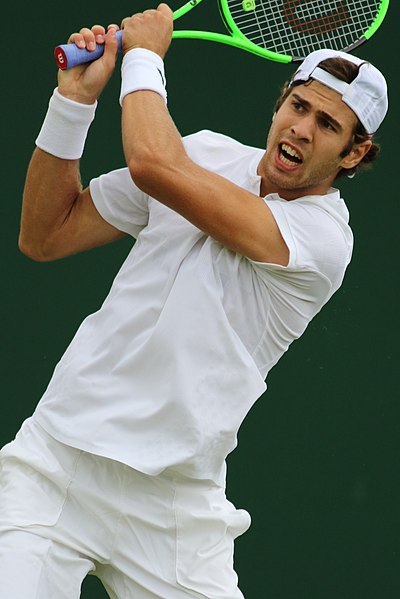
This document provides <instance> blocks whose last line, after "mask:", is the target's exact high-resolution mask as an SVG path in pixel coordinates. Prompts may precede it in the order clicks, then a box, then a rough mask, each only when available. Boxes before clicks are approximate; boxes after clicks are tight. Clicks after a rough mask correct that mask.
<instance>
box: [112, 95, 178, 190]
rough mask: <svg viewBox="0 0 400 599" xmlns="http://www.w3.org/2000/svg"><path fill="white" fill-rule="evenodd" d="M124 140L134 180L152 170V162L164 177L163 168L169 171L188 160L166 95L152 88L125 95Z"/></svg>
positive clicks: (123, 112) (123, 115)
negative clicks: (170, 112) (153, 90)
mask: <svg viewBox="0 0 400 599" xmlns="http://www.w3.org/2000/svg"><path fill="white" fill-rule="evenodd" d="M122 141H123V147H124V153H125V159H126V163H127V165H128V167H129V169H130V171H131V175H132V177H133V178H134V179H138V180H140V179H141V173H142V172H146V173H149V171H151V170H152V165H154V166H155V167H157V175H158V177H162V171H163V169H165V170H170V169H172V168H173V167H174V166H178V165H180V164H182V161H185V159H187V155H186V152H185V149H184V146H183V143H182V139H181V136H180V134H179V132H178V130H177V129H176V127H175V124H174V122H173V120H172V119H171V117H170V115H169V112H168V110H167V108H166V106H165V102H164V100H163V98H162V97H161V96H160V95H159V94H157V93H154V92H151V91H138V92H135V93H133V94H129V95H128V96H126V97H125V99H124V103H123V110H122ZM149 178H151V175H150V177H149ZM139 183H140V181H139Z"/></svg>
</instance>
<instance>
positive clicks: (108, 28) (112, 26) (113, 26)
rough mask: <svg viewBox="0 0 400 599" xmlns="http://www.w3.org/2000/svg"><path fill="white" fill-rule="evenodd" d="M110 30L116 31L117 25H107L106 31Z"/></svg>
mask: <svg viewBox="0 0 400 599" xmlns="http://www.w3.org/2000/svg"><path fill="white" fill-rule="evenodd" d="M111 28H113V29H116V30H117V31H118V30H119V25H117V24H116V23H110V25H107V31H108V30H110V29H111Z"/></svg>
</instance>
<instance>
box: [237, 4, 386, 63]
mask: <svg viewBox="0 0 400 599" xmlns="http://www.w3.org/2000/svg"><path fill="white" fill-rule="evenodd" d="M226 1H227V5H228V9H229V12H230V14H231V17H232V19H233V21H234V23H235V25H236V27H237V28H238V29H239V31H240V32H241V33H242V34H243V35H244V36H245V37H246V38H247V39H248V40H250V41H251V42H253V43H254V44H256V45H257V46H260V47H262V48H265V49H267V50H271V51H273V52H276V53H278V54H289V55H292V56H297V57H304V56H306V55H307V54H309V53H310V52H312V51H314V50H319V49H321V48H331V49H333V50H340V49H343V48H350V47H351V46H352V45H354V44H355V43H356V42H358V40H359V39H360V38H361V37H362V35H363V34H364V33H365V32H367V31H368V29H369V28H370V27H371V25H372V23H373V22H374V21H375V19H376V17H377V14H378V12H379V9H380V5H381V0H308V1H307V0H254V3H253V7H252V9H250V10H249V8H248V5H246V3H245V2H243V1H242V0H226Z"/></svg>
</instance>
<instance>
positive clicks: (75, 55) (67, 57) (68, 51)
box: [54, 30, 122, 71]
mask: <svg viewBox="0 0 400 599" xmlns="http://www.w3.org/2000/svg"><path fill="white" fill-rule="evenodd" d="M116 37H117V41H118V52H122V31H121V30H119V31H117V33H116ZM103 54H104V44H96V49H95V50H93V51H92V52H89V51H88V50H86V48H78V46H76V45H75V44H62V45H61V46H57V47H56V49H55V50H54V57H55V59H56V63H57V65H58V66H59V68H60V69H61V70H63V71H65V70H66V69H72V68H73V67H76V66H77V65H78V64H84V63H85V62H93V60H97V59H98V58H100V57H101V56H103Z"/></svg>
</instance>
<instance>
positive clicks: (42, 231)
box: [19, 26, 123, 261]
mask: <svg viewBox="0 0 400 599" xmlns="http://www.w3.org/2000/svg"><path fill="white" fill-rule="evenodd" d="M101 33H102V34H104V29H103V28H102V27H99V26H95V27H94V28H93V29H92V30H89V29H85V30H81V33H80V34H73V36H71V38H70V41H71V42H72V41H76V42H81V41H83V43H84V44H86V45H87V44H88V43H89V42H90V41H92V40H94V35H95V34H101ZM115 55H116V42H115V37H114V36H113V35H112V34H111V35H108V36H107V40H106V49H105V52H104V57H103V58H104V59H102V60H98V61H95V63H92V64H91V65H89V66H83V67H76V68H74V69H71V71H66V72H61V71H60V73H59V82H58V88H59V92H60V93H61V94H62V95H64V96H65V97H67V98H70V99H71V100H75V101H77V102H80V103H82V104H93V103H94V102H95V101H96V99H97V98H98V96H99V95H100V93H101V91H102V89H103V87H104V86H105V85H106V83H107V81H108V79H109V77H110V75H111V73H112V71H113V69H114V65H115ZM122 236H123V233H121V232H120V231H118V230H117V229H116V228H114V227H113V226H112V225H110V224H109V223H107V222H106V221H105V220H104V219H103V218H102V217H101V216H100V214H99V213H98V212H97V210H96V208H95V206H94V204H93V201H92V199H91V196H90V191H89V189H86V190H82V185H81V180H80V172H79V161H78V160H64V159H61V158H57V157H55V156H52V155H51V154H48V153H47V152H44V151H43V150H41V149H39V148H37V149H36V150H35V151H34V153H33V156H32V160H31V162H30V165H29V168H28V173H27V178H26V184H25V189H24V194H23V205H22V217H21V230H20V237H19V246H20V249H21V251H22V252H23V253H25V254H26V255H28V256H29V257H31V258H33V259H34V260H39V261H46V260H55V259H57V258H61V257H64V256H68V255H70V254H74V253H76V252H80V251H83V250H86V249H89V248H92V247H95V246H98V245H102V244H105V243H108V242H111V241H113V240H115V239H118V238H120V237H122Z"/></svg>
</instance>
